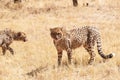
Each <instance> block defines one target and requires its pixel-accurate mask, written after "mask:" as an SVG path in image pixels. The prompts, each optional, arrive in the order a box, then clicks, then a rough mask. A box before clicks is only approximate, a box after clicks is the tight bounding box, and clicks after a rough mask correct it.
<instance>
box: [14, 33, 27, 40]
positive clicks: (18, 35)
mask: <svg viewBox="0 0 120 80" xmlns="http://www.w3.org/2000/svg"><path fill="white" fill-rule="evenodd" d="M15 39H16V40H19V41H24V42H26V41H27V36H26V34H25V33H24V32H17V33H16V36H15Z"/></svg>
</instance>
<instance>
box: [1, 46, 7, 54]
mask: <svg viewBox="0 0 120 80" xmlns="http://www.w3.org/2000/svg"><path fill="white" fill-rule="evenodd" d="M2 53H3V55H5V53H6V48H5V47H2Z"/></svg>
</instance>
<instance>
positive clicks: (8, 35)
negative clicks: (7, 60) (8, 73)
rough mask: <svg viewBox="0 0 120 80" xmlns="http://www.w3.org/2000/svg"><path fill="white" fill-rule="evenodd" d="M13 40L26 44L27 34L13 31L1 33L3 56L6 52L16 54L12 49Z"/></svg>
mask: <svg viewBox="0 0 120 80" xmlns="http://www.w3.org/2000/svg"><path fill="white" fill-rule="evenodd" d="M13 40H16V41H24V42H26V41H27V38H26V34H25V33H24V32H14V31H12V30H11V29H5V30H2V31H0V47H2V52H3V55H5V53H6V50H9V51H10V52H11V54H14V51H13V49H12V48H11V47H10V44H11V43H12V42H13Z"/></svg>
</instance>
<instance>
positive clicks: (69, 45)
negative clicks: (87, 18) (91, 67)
mask: <svg viewBox="0 0 120 80" xmlns="http://www.w3.org/2000/svg"><path fill="white" fill-rule="evenodd" d="M50 35H51V38H52V39H53V42H54V45H55V47H56V49H57V54H58V66H60V65H61V59H62V53H63V50H65V51H66V52H67V56H68V63H69V64H71V60H72V50H73V49H76V48H78V47H80V46H83V47H84V48H85V49H86V50H87V52H88V53H89V55H90V59H89V61H88V64H92V63H93V62H94V59H95V53H94V46H95V43H97V50H98V53H99V55H100V56H101V57H102V58H103V59H109V58H112V57H113V56H114V54H113V53H111V54H108V55H105V54H104V53H103V51H102V46H101V37H100V32H99V30H98V29H97V28H96V27H91V26H84V27H82V28H75V29H72V30H69V31H66V30H65V29H64V28H63V27H55V28H50Z"/></svg>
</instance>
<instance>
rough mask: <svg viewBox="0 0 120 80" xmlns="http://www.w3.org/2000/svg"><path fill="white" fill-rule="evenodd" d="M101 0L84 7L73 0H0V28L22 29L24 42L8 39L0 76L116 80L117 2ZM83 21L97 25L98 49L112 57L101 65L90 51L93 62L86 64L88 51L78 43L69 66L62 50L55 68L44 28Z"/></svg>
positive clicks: (5, 79)
mask: <svg viewBox="0 0 120 80" xmlns="http://www.w3.org/2000/svg"><path fill="white" fill-rule="evenodd" d="M54 1H55V2H54ZM104 1H106V2H107V3H106V2H104ZM104 1H103V2H102V3H104V4H105V5H102V4H101V3H100V2H99V1H97V0H96V1H94V0H92V1H91V2H89V4H90V6H88V7H84V6H82V3H83V2H82V1H80V0H79V6H78V7H73V6H72V1H70V0H44V1H42V0H24V1H23V2H22V4H13V3H12V2H11V1H10V0H1V2H0V30H2V29H5V28H11V29H13V30H16V31H23V32H25V33H26V34H27V37H28V42H26V43H23V42H17V41H14V42H13V44H12V45H11V47H12V48H13V49H14V51H15V55H14V56H13V55H11V54H10V53H9V51H7V53H6V55H5V56H3V55H2V52H1V55H0V61H1V62H0V80H48V79H49V80H119V79H120V76H119V75H120V58H119V57H120V54H119V50H120V41H119V40H120V37H119V34H120V32H119V31H120V27H119V25H120V22H119V20H120V15H119V13H120V9H119V0H116V1H112V0H109V1H108V0H104ZM101 5H102V6H101ZM16 6H18V7H17V8H16ZM19 6H20V7H19ZM85 25H89V26H96V27H98V28H99V29H100V32H101V37H102V47H103V51H104V52H105V54H108V53H111V52H114V53H115V54H116V56H115V57H114V58H113V59H110V60H108V61H106V62H105V63H103V62H102V58H101V57H100V56H99V55H98V54H97V50H96V49H95V52H96V59H95V62H94V64H93V65H88V64H87V62H88V59H89V54H88V53H87V52H86V51H85V50H84V48H82V47H81V48H78V49H76V50H74V51H73V60H74V65H68V64H67V55H66V52H64V54H63V59H62V66H61V67H60V68H57V54H56V49H55V47H54V45H53V42H52V39H51V37H50V32H49V28H51V27H57V26H64V27H66V29H68V30H69V29H72V28H73V26H76V27H82V26H85ZM0 51H1V49H0ZM31 72H32V73H31ZM27 74H28V75H27ZM32 74H33V76H32Z"/></svg>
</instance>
